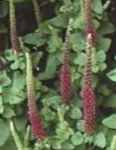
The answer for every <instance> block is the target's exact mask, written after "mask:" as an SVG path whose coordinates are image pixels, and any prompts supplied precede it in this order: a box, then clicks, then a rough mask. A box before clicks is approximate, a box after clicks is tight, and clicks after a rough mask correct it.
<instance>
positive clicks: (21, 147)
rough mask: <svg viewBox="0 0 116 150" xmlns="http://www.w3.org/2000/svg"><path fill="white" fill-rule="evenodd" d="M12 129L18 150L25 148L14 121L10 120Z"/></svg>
mask: <svg viewBox="0 0 116 150" xmlns="http://www.w3.org/2000/svg"><path fill="white" fill-rule="evenodd" d="M10 131H11V134H12V137H13V139H14V142H15V144H16V147H17V150H24V147H23V144H22V142H21V140H20V138H19V135H18V134H17V132H16V129H15V126H14V123H13V121H10Z"/></svg>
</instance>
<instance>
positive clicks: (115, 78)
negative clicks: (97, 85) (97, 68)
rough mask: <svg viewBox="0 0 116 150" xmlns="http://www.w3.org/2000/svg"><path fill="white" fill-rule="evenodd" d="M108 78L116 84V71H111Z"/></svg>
mask: <svg viewBox="0 0 116 150" xmlns="http://www.w3.org/2000/svg"><path fill="white" fill-rule="evenodd" d="M107 77H108V78H109V79H110V80H112V81H114V82H116V69H113V70H112V71H110V72H109V73H107Z"/></svg>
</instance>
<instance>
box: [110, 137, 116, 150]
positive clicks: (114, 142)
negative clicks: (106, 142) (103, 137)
mask: <svg viewBox="0 0 116 150" xmlns="http://www.w3.org/2000/svg"><path fill="white" fill-rule="evenodd" d="M115 149H116V135H115V136H113V139H112V142H111V146H110V150H115Z"/></svg>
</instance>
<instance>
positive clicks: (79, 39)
mask: <svg viewBox="0 0 116 150" xmlns="http://www.w3.org/2000/svg"><path fill="white" fill-rule="evenodd" d="M70 43H71V45H72V48H73V50H74V51H78V50H84V49H85V40H84V36H83V35H82V33H80V32H78V33H73V34H71V36H70Z"/></svg>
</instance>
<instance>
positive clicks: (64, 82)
mask: <svg viewBox="0 0 116 150" xmlns="http://www.w3.org/2000/svg"><path fill="white" fill-rule="evenodd" d="M71 22H72V19H70V20H69V25H68V27H67V31H66V35H65V41H64V45H63V64H62V66H61V70H60V94H61V97H62V99H63V101H64V102H65V103H69V102H70V101H71V97H72V81H71V70H70V52H69V39H70V30H71Z"/></svg>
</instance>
